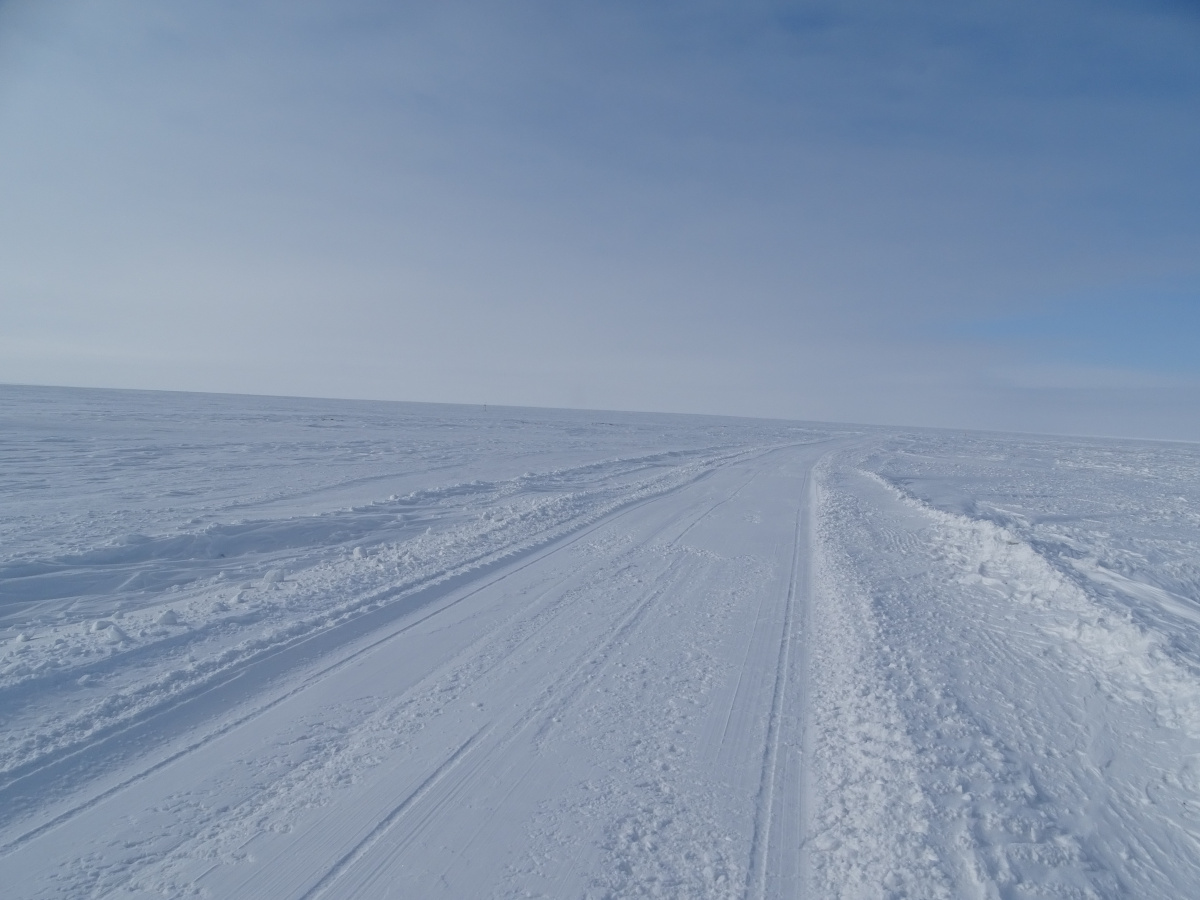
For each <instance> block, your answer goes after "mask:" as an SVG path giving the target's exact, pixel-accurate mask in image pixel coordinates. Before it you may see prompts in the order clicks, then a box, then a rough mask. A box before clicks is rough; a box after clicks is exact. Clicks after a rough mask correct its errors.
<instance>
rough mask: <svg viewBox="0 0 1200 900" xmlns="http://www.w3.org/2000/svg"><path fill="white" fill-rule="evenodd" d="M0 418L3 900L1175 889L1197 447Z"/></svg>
mask: <svg viewBox="0 0 1200 900" xmlns="http://www.w3.org/2000/svg"><path fill="white" fill-rule="evenodd" d="M91 413H95V416H94V417H93V418H89V415H90V414H91ZM0 415H3V417H4V420H5V423H6V424H7V425H8V427H7V428H6V429H5V431H4V435H5V436H4V437H3V439H2V440H3V444H0V448H2V449H3V452H4V462H5V467H6V469H5V477H4V482H3V490H4V495H5V498H6V500H7V501H8V505H7V514H6V518H5V524H4V528H5V529H6V541H7V544H6V549H5V555H4V558H3V559H2V560H0V590H2V591H3V593H2V594H0V598H2V600H0V617H2V618H0V625H3V627H4V628H5V629H6V630H5V631H4V632H3V635H4V639H5V643H4V644H3V646H2V647H0V654H2V655H0V716H3V719H0V721H2V722H3V729H2V731H0V887H2V889H3V894H4V896H5V897H20V898H26V897H28V898H50V897H62V898H65V897H72V898H75V897H90V896H95V897H161V896H172V897H174V896H210V897H256V898H259V897H261V898H318V897H364V898H371V897H417V896H419V897H492V896H494V897H573V896H580V897H595V898H600V897H613V898H617V897H643V896H645V897H689V898H691V897H697V898H703V897H714V898H715V897H737V898H743V897H746V898H768V897H770V898H786V897H981V898H992V897H995V898H1024V897H1047V896H1050V897H1125V896H1181V897H1182V896H1191V895H1195V894H1196V893H1197V892H1198V889H1200V864H1198V863H1197V860H1200V852H1198V851H1200V846H1198V842H1200V822H1198V821H1197V819H1198V814H1200V603H1198V602H1197V595H1198V591H1197V587H1198V585H1200V579H1197V578H1196V572H1197V570H1196V568H1195V559H1196V558H1197V557H1196V553H1195V551H1196V549H1197V547H1200V516H1198V515H1197V513H1196V510H1197V509H1198V508H1200V504H1198V503H1197V501H1200V478H1198V477H1197V475H1198V473H1200V450H1197V449H1195V448H1188V447H1185V446H1178V445H1177V446H1174V447H1170V446H1167V445H1161V446H1159V445H1146V444H1140V445H1134V444H1116V443H1109V444H1104V443H1096V442H1092V443H1088V442H1078V441H1076V442H1067V441H1055V440H1053V439H1044V440H1041V439H1039V440H1032V439H1020V440H1018V439H1016V438H1005V437H1003V436H990V437H987V438H983V437H980V436H968V435H955V434H953V433H948V432H919V433H903V432H895V431H884V430H872V429H856V430H854V431H853V432H850V431H848V430H846V429H840V430H839V429H833V428H822V427H819V426H799V425H791V424H788V423H765V422H749V421H742V422H739V421H736V420H719V419H700V418H687V417H652V416H634V415H619V414H603V417H602V418H601V417H599V416H598V414H587V413H569V412H550V411H536V412H535V411H511V410H507V411H499V412H491V413H487V414H484V413H481V412H480V411H472V410H467V409H465V408H452V407H415V406H405V405H391V404H358V405H355V404H338V403H332V402H328V403H327V402H323V401H282V400H267V399H256V398H201V397H190V398H189V397H183V396H175V397H172V396H171V395H139V394H117V393H107V392H90V391H57V392H56V391H51V390H35V389H17V388H9V389H4V391H3V392H0ZM106 428H107V429H109V430H108V431H107V432H106V431H105V429H106ZM131 460H141V462H140V464H138V466H140V470H138V471H134V472H132V473H131V472H130V471H129V468H130V466H133V465H134V464H133V463H131V462H130V461H131ZM135 468H137V466H135ZM1104 473H1107V474H1104ZM1101 477H1103V478H1107V479H1108V480H1107V481H1103V482H1100V481H1098V479H1099V478H1101ZM72 498H83V506H84V507H85V508H83V509H81V508H80V504H79V503H78V502H75V503H73V502H72ZM1168 501H1169V503H1170V504H1173V505H1171V506H1170V510H1171V512H1170V513H1169V515H1170V516H1171V517H1172V518H1171V519H1170V522H1169V523H1168V525H1169V527H1164V518H1163V517H1164V513H1163V512H1162V510H1163V509H1164V508H1165V505H1167V504H1168ZM89 535H90V536H89Z"/></svg>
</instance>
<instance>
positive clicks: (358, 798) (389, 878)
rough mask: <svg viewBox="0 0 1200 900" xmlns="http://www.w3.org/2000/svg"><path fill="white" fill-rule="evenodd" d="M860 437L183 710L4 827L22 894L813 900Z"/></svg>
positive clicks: (804, 451)
mask: <svg viewBox="0 0 1200 900" xmlns="http://www.w3.org/2000/svg"><path fill="white" fill-rule="evenodd" d="M844 443H845V442H844V441H840V442H839V441H833V442H820V443H809V444H793V445H791V446H781V447H776V448H775V449H770V450H764V451H760V452H755V453H742V454H733V453H731V454H728V455H727V456H726V457H725V458H723V459H717V458H716V457H714V460H715V461H714V462H713V463H711V465H709V466H708V468H707V469H706V470H704V471H703V472H701V473H700V474H699V477H696V478H694V479H692V480H685V481H682V482H681V483H680V484H679V486H676V487H674V488H672V489H670V490H665V491H663V492H660V493H657V494H653V495H649V496H647V497H645V498H644V499H640V500H637V501H636V502H630V503H626V504H624V505H618V506H617V507H616V508H615V509H614V511H612V512H610V513H607V514H605V515H604V516H602V517H600V518H599V519H597V520H595V521H593V522H591V523H589V524H586V525H585V526H581V527H578V528H575V529H574V530H571V531H569V532H568V533H567V534H565V535H563V536H561V537H558V538H555V539H554V540H553V541H551V542H549V543H546V544H544V545H543V546H541V547H539V548H537V549H536V552H530V553H527V554H524V555H520V556H517V557H515V558H513V559H512V560H510V561H507V562H502V563H498V564H494V565H491V566H489V567H481V568H480V569H479V570H478V572H477V574H476V575H475V576H474V577H464V578H463V579H461V581H459V582H455V583H452V584H449V585H447V586H446V589H445V590H444V591H443V592H442V593H441V594H440V595H439V596H438V597H437V598H436V600H435V601H430V602H426V603H423V604H420V605H415V606H414V608H412V609H411V610H410V611H408V612H407V613H405V614H404V615H393V616H390V617H386V618H381V620H380V621H379V623H378V625H377V627H373V628H372V629H370V630H366V631H365V632H364V633H362V634H359V635H356V636H354V637H353V639H352V640H343V641H341V642H340V643H336V642H330V643H329V644H328V646H327V647H326V648H325V649H324V650H323V651H322V652H320V653H316V654H315V655H314V656H313V657H312V658H311V659H310V658H303V657H301V658H299V660H298V661H295V660H294V661H293V663H292V664H291V665H289V666H286V667H280V669H279V671H278V674H277V677H271V678H267V677H264V678H261V679H259V680H257V681H249V682H248V685H249V686H248V688H247V690H246V691H245V692H243V694H240V695H239V694H236V693H235V692H230V693H229V694H228V695H227V696H226V697H225V700H226V701H228V702H227V705H226V706H225V707H224V708H222V709H221V711H220V713H219V715H214V714H213V712H212V710H211V709H206V710H205V715H204V717H202V718H201V719H199V720H197V721H196V722H195V723H193V724H192V725H189V723H188V720H187V719H186V717H179V716H177V720H178V721H176V724H175V726H173V727H177V729H178V733H177V734H172V735H168V736H167V738H168V739H165V740H159V741H158V742H157V743H155V744H154V745H153V746H152V747H151V748H150V749H148V750H146V752H144V753H140V754H139V753H136V752H133V750H132V749H128V750H126V751H125V752H127V754H128V758H127V759H125V760H124V761H123V762H120V763H119V764H114V763H113V762H112V760H107V761H106V767H105V769H104V771H103V773H102V776H101V777H97V778H95V779H92V780H87V779H83V780H81V781H80V784H79V786H78V789H77V791H76V792H75V793H73V794H72V795H70V796H66V797H56V798H54V799H53V802H50V803H48V804H47V808H46V809H43V810H37V811H35V813H34V814H30V815H27V816H23V817H21V818H19V819H17V820H15V821H12V822H9V823H8V824H7V825H6V826H5V828H4V830H3V832H0V845H3V846H6V847H7V848H8V850H7V851H6V852H4V854H3V855H2V856H0V869H2V871H3V873H4V879H5V892H6V895H9V896H19V897H80V896H163V895H167V896H185V895H190V894H193V893H197V892H198V893H200V894H201V895H204V896H213V897H238V896H240V897H256V898H317V897H349V896H353V897H358V898H371V897H385V896H410V897H418V896H419V897H483V896H556V897H560V896H592V895H594V896H605V895H612V896H627V895H633V894H637V895H654V894H655V893H656V892H660V893H662V894H663V895H671V896H687V897H706V896H722V897H725V896H750V897H787V896H794V895H796V894H797V892H798V891H799V890H800V888H801V874H802V873H801V869H800V864H801V859H800V854H799V848H800V846H801V844H802V843H803V841H802V834H803V830H804V829H803V822H802V816H804V815H806V814H807V810H806V801H805V796H804V793H805V792H804V780H803V779H802V777H801V766H800V761H801V760H800V755H801V750H802V742H803V734H802V729H803V726H804V710H805V708H806V706H805V704H806V699H805V693H806V690H807V687H806V684H805V677H806V676H805V673H806V672H807V654H808V648H807V646H806V643H805V642H806V634H805V631H806V629H805V620H806V616H807V615H808V609H809V604H808V601H809V596H808V595H809V583H810V577H809V568H810V567H809V561H810V553H809V547H810V544H811V527H812V522H811V516H812V512H811V510H812V505H811V501H812V497H813V488H812V484H811V476H812V471H813V467H814V465H815V464H816V462H817V461H818V460H819V459H820V458H821V457H822V456H824V455H825V454H827V453H828V452H829V451H830V449H831V448H834V447H836V446H839V445H844ZM181 708H186V707H181ZM159 737H160V738H161V737H162V736H161V735H160V736H159ZM82 752H83V753H84V755H85V756H86V748H85V750H84V751H82Z"/></svg>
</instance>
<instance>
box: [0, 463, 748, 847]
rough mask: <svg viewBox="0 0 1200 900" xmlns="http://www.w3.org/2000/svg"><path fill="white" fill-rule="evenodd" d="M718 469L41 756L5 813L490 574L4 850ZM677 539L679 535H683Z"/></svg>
mask: <svg viewBox="0 0 1200 900" xmlns="http://www.w3.org/2000/svg"><path fill="white" fill-rule="evenodd" d="M769 452H771V451H764V452H763V453H758V454H749V455H746V454H742V455H741V456H742V458H740V459H736V458H735V459H730V460H726V461H723V464H724V465H733V464H737V463H739V462H744V461H746V460H748V459H753V458H756V457H758V456H761V455H765V453H769ZM716 470H717V468H716V467H714V468H709V469H705V470H704V471H702V472H700V473H699V474H697V475H696V476H695V477H694V478H692V479H689V480H688V481H686V482H683V483H682V484H679V485H676V486H674V487H672V488H670V489H669V490H667V491H665V492H662V493H659V494H655V495H653V496H651V497H645V498H639V499H637V500H634V501H633V502H631V503H628V504H626V505H625V506H623V507H621V508H619V509H617V510H614V511H612V512H610V513H609V514H607V515H605V516H603V517H602V518H601V519H599V520H596V521H593V522H589V523H586V524H585V525H583V526H582V527H580V528H577V529H576V530H575V531H574V532H573V533H570V534H568V535H567V536H565V537H564V536H561V535H560V536H558V537H556V538H555V539H554V540H552V541H550V542H549V543H547V544H542V545H540V546H537V547H534V548H532V549H530V550H529V551H527V552H526V553H523V554H520V556H519V557H518V561H516V562H514V560H513V559H512V557H511V556H510V557H507V558H505V559H503V560H500V561H498V562H497V563H495V564H493V565H491V566H483V567H480V568H475V569H471V570H470V571H468V572H465V573H463V574H461V575H459V576H457V577H456V576H452V577H451V578H450V579H446V580H443V581H441V582H439V583H436V584H433V585H428V586H425V587H420V588H418V589H416V590H415V591H412V593H411V594H410V595H409V596H408V597H406V598H403V599H402V600H400V601H399V602H393V603H391V604H389V605H388V606H385V607H382V608H379V609H376V610H373V611H372V612H370V613H366V614H364V615H362V616H359V617H357V618H355V619H353V620H351V621H349V622H345V623H342V624H340V625H337V626H334V627H333V628H332V629H327V630H325V631H322V632H319V633H317V634H315V635H313V634H310V635H305V636H303V637H301V638H299V639H297V640H295V641H293V642H290V643H289V644H287V645H286V646H284V647H275V648H271V650H269V651H267V652H266V653H263V654H261V655H258V656H255V657H253V658H251V659H250V660H248V661H246V662H245V663H243V664H242V665H240V666H238V667H237V668H236V669H234V670H233V671H228V670H227V671H225V672H223V673H222V675H223V676H224V677H222V678H220V679H219V680H215V683H214V682H209V683H207V684H204V685H201V686H199V687H197V688H195V689H193V690H191V691H188V692H187V693H186V694H184V695H182V696H179V695H177V696H176V697H175V698H172V699H173V700H174V701H175V702H173V703H170V705H169V706H167V707H165V708H157V709H153V710H151V711H150V712H149V713H148V714H146V715H144V716H142V717H140V718H138V719H136V720H134V721H133V722H131V723H129V724H127V725H125V726H124V727H121V728H119V729H115V730H113V731H111V732H109V733H107V734H105V735H104V736H103V737H101V738H100V739H99V740H96V741H94V742H92V743H89V744H86V745H84V746H82V747H80V746H74V747H71V748H69V750H68V751H67V752H64V753H62V754H61V755H58V756H56V757H54V758H52V759H50V760H48V761H44V762H43V763H42V765H40V766H38V767H36V768H33V769H29V770H26V771H24V772H21V773H20V774H19V775H18V776H17V777H15V778H12V779H10V780H9V781H8V782H7V783H6V784H3V785H0V808H3V809H5V810H6V811H7V816H13V815H14V813H15V814H17V815H19V814H20V812H21V810H22V809H25V808H29V807H31V806H34V805H35V804H38V803H40V802H43V801H44V798H45V793H46V791H47V790H48V789H53V790H57V791H59V792H62V791H63V785H64V783H70V782H71V781H73V780H74V781H76V782H78V781H80V780H82V779H87V780H89V781H90V780H94V779H95V778H96V777H99V774H101V773H98V771H97V770H98V769H99V770H103V769H104V767H105V762H109V763H110V764H112V765H115V764H119V763H120V762H122V761H123V760H124V759H125V758H127V755H128V754H130V753H136V752H139V751H144V749H145V746H146V744H147V743H151V744H157V743H161V742H162V741H164V740H169V739H170V738H171V737H172V736H173V735H174V734H177V733H179V732H178V730H173V729H172V727H171V726H172V725H174V724H176V723H179V724H180V725H181V726H184V725H186V724H188V723H194V721H195V719H196V718H197V715H196V713H197V707H198V706H199V707H200V708H201V710H202V711H211V713H212V714H216V713H220V712H224V711H225V710H226V709H228V708H229V706H230V704H233V703H239V702H242V701H243V700H244V698H245V697H246V696H247V695H253V694H254V693H255V692H257V691H261V690H263V689H264V688H267V687H268V686H269V684H270V683H272V682H275V681H277V680H279V679H280V678H282V677H283V676H284V675H285V674H286V673H287V672H288V671H293V670H295V669H297V668H300V667H302V666H304V665H309V664H311V663H312V662H313V661H314V660H317V659H319V658H320V657H321V656H323V655H326V654H327V653H329V652H330V650H331V645H332V649H333V650H336V649H337V648H338V647H343V646H345V645H347V644H349V643H352V642H354V641H355V640H360V639H361V638H362V637H363V636H364V635H367V634H370V633H371V632H372V631H375V630H377V629H378V628H380V627H384V626H386V625H387V624H388V623H389V622H392V621H395V620H396V619H401V618H403V617H404V616H406V615H410V614H411V613H412V612H413V611H414V610H415V609H420V608H421V607H428V606H429V605H430V604H435V603H437V602H438V601H439V599H445V598H446V597H447V595H450V596H453V595H454V594H455V592H456V591H459V590H461V588H462V587H463V585H464V583H465V584H470V583H471V582H473V581H476V580H478V579H479V578H481V577H483V578H487V580H486V581H484V582H483V583H482V584H478V585H476V586H475V587H473V588H471V589H470V590H467V591H465V592H463V593H461V594H459V595H458V596H454V597H453V599H451V600H449V602H446V603H443V604H442V605H440V606H437V607H436V608H435V609H433V610H431V611H429V612H427V613H426V614H424V615H422V616H420V617H418V618H417V619H415V620H413V621H411V622H407V623H405V625H403V626H402V627H400V628H398V629H396V630H395V631H391V632H389V633H388V634H386V635H384V636H383V637H381V638H379V639H377V640H374V641H371V642H370V643H369V644H367V645H366V646H362V647H358V648H357V649H355V650H353V651H352V652H350V653H349V654H348V655H345V656H342V657H341V658H339V659H337V660H336V661H334V662H333V663H331V664H329V665H326V666H324V667H322V668H320V669H319V670H317V671H315V672H313V673H311V674H310V675H308V676H307V677H305V678H304V679H303V680H302V681H301V682H300V683H299V684H297V685H295V686H293V687H292V688H291V689H289V690H288V691H286V692H285V693H283V694H281V695H277V696H275V697H273V698H272V699H271V700H270V701H269V702H267V703H265V704H262V705H258V706H255V707H254V708H253V709H252V710H250V711H249V712H247V713H246V714H244V715H242V716H239V717H238V718H236V719H234V720H231V721H226V722H224V723H222V724H221V725H220V726H219V727H218V728H216V729H214V730H212V731H210V732H208V733H206V734H204V735H203V736H202V737H200V738H199V739H198V740H195V741H192V742H190V743H188V744H187V745H186V746H184V747H182V748H180V749H179V750H178V751H176V752H174V753H172V754H170V755H168V756H167V757H165V758H162V759H159V760H157V761H156V762H154V763H153V764H152V765H150V766H149V767H147V768H144V769H142V770H140V771H139V772H137V773H135V774H134V775H132V776H130V777H128V778H126V779H123V780H122V781H121V782H120V783H118V784H115V785H112V786H111V787H109V788H107V789H105V790H103V791H102V792H100V793H98V794H96V795H93V796H91V797H89V798H88V799H87V800H85V801H83V802H81V803H79V804H77V805H75V806H72V807H71V808H70V809H67V810H64V811H63V812H61V813H60V814H58V815H56V816H55V817H53V818H52V819H50V820H49V821H46V822H43V823H41V824H39V825H38V826H36V827H34V828H31V829H29V830H27V831H25V832H23V833H21V834H19V835H17V836H15V837H13V838H12V839H10V840H9V841H7V842H6V843H4V844H3V845H0V855H3V854H8V853H10V852H12V851H13V850H16V849H18V848H19V847H21V846H23V845H25V844H27V843H28V842H29V841H30V840H33V839H34V838H37V837H39V836H40V835H42V834H44V833H46V832H48V831H50V830H52V829H54V828H56V827H58V826H60V825H62V824H65V823H66V822H68V821H70V820H71V819H73V818H74V817H76V816H77V815H79V814H80V813H82V812H85V811H87V810H88V809H91V808H93V807H95V806H97V805H98V804H100V803H101V802H103V801H105V800H107V799H109V798H110V797H113V796H115V795H117V794H119V793H120V792H122V791H124V790H126V789H127V788H130V787H132V786H134V785H135V784H138V783H140V782H142V781H144V780H145V779H146V778H148V777H150V776H152V775H153V774H155V773H156V772H158V771H160V770H162V769H164V768H166V767H167V766H170V765H172V764H174V763H176V762H178V761H180V760H181V759H183V758H185V757H186V756H188V755H189V754H191V753H193V752H195V751H197V750H199V749H201V748H203V747H205V746H207V745H209V744H211V743H212V742H213V741H215V740H217V739H219V738H221V737H223V736H224V735H226V734H228V733H230V732H231V731H233V730H235V729H237V728H239V727H241V726H243V725H245V724H247V723H249V722H251V721H253V720H254V719H256V718H258V717H260V716H261V715H263V714H265V713H267V712H269V711H270V710H272V709H274V708H275V707H277V706H278V705H279V704H281V703H283V702H285V701H286V700H288V699H290V698H291V697H293V696H295V695H296V694H298V693H300V692H302V691H304V690H307V689H308V688H310V687H312V686H313V685H314V684H316V683H318V682H320V681H321V680H323V679H324V678H326V677H328V676H329V675H331V674H333V673H334V672H336V671H337V670H338V669H341V668H343V667H344V666H346V665H348V664H349V663H351V662H353V661H355V660H356V659H358V658H360V657H362V656H363V655H364V654H367V653H370V652H372V651H374V650H377V649H379V648H380V647H381V646H382V645H384V644H386V643H388V642H389V641H391V640H394V639H396V638H398V637H400V636H401V635H403V634H404V633H406V632H408V631H410V630H412V629H413V628H416V627H417V626H419V625H421V624H423V623H425V622H426V621H428V620H429V619H431V618H433V617H435V616H438V615H440V614H442V613H444V612H446V611H448V610H450V609H452V608H454V607H455V606H457V605H458V604H460V603H462V602H463V601H465V600H467V599H469V598H471V597H473V596H475V595H476V594H478V593H479V592H480V591H483V590H486V589H487V588H490V587H492V586H494V585H496V584H498V583H500V582H502V581H503V580H505V579H507V578H510V577H512V576H513V575H516V574H517V573H519V572H522V571H524V570H525V569H527V568H529V567H530V566H532V565H535V564H537V563H540V562H541V561H543V560H545V559H546V558H547V557H549V556H551V555H552V554H555V553H557V552H559V551H561V550H564V549H566V548H568V547H570V546H572V545H574V544H577V543H578V542H579V541H581V540H583V539H584V538H586V537H588V536H589V535H590V534H592V533H594V532H595V531H597V530H599V529H600V528H602V527H604V526H606V525H608V524H611V523H612V522H614V521H616V520H618V519H620V518H622V517H624V516H626V515H629V514H631V513H633V512H634V511H636V510H637V509H639V508H640V507H642V506H645V505H647V504H650V503H653V502H654V501H655V500H659V499H663V498H664V497H667V496H670V495H673V494H675V493H677V492H678V491H680V490H683V489H685V488H686V487H688V486H690V485H692V484H695V483H696V482H698V481H700V480H702V479H704V478H707V477H709V476H710V475H711V474H712V473H713V472H715V471H716ZM718 505H719V504H718ZM713 508H715V507H713ZM713 508H710V509H709V510H706V511H705V512H703V513H701V514H700V515H699V516H698V517H697V519H696V520H695V521H694V522H693V523H692V524H691V525H689V526H688V528H687V529H685V533H686V531H687V530H690V529H691V527H693V526H694V525H695V524H696V523H697V522H699V521H700V520H701V519H703V518H704V517H705V516H706V515H708V514H709V513H711V512H712V509H713ZM664 527H665V526H664ZM675 540H676V541H677V540H678V538H676V539H675ZM522 557H523V558H522ZM496 569H500V570H501V571H500V572H499V573H498V574H496V575H495V576H494V577H491V578H488V577H487V576H488V575H489V574H491V573H493V572H495V571H496ZM447 582H449V583H447ZM98 755H99V756H100V757H101V758H100V760H99V764H98V760H97V756H98ZM7 816H6V817H7Z"/></svg>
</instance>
